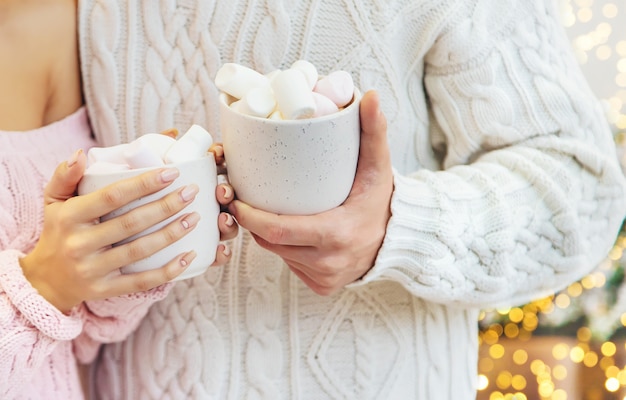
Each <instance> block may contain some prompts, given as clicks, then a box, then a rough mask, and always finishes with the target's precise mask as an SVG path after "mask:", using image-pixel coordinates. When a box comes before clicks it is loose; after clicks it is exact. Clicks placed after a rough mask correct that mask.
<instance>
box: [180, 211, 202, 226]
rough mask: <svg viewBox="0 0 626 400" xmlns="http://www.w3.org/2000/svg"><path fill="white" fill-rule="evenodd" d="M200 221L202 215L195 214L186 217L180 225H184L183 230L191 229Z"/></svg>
mask: <svg viewBox="0 0 626 400" xmlns="http://www.w3.org/2000/svg"><path fill="white" fill-rule="evenodd" d="M198 221H200V214H198V213H196V212H194V213H191V214H189V215H188V216H186V217H185V218H184V219H183V220H182V221H181V222H180V223H181V224H182V225H183V228H185V229H189V228H190V227H192V226H195V225H196V224H197V223H198Z"/></svg>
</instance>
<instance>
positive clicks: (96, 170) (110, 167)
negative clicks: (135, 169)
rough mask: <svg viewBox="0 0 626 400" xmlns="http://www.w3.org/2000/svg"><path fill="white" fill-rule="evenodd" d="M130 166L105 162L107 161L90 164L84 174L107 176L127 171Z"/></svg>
mask: <svg viewBox="0 0 626 400" xmlns="http://www.w3.org/2000/svg"><path fill="white" fill-rule="evenodd" d="M129 169H130V166H129V165H128V164H121V163H114V162H107V161H97V162H95V163H93V164H91V165H90V166H89V167H87V169H86V170H85V173H89V174H108V173H111V172H119V171H128V170H129Z"/></svg>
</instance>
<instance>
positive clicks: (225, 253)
mask: <svg viewBox="0 0 626 400" xmlns="http://www.w3.org/2000/svg"><path fill="white" fill-rule="evenodd" d="M230 253H231V251H230V247H228V246H227V245H224V251H222V254H224V255H225V256H226V257H228V256H230Z"/></svg>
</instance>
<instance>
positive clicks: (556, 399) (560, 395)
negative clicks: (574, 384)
mask: <svg viewBox="0 0 626 400" xmlns="http://www.w3.org/2000/svg"><path fill="white" fill-rule="evenodd" d="M551 400H567V392H566V391H565V390H563V389H557V390H555V391H554V393H552V398H551Z"/></svg>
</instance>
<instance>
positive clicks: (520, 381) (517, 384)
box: [511, 375, 526, 390]
mask: <svg viewBox="0 0 626 400" xmlns="http://www.w3.org/2000/svg"><path fill="white" fill-rule="evenodd" d="M511 386H512V387H513V389H515V390H524V389H526V378H524V377H523V376H522V375H515V376H514V377H513V378H512V379H511Z"/></svg>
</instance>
